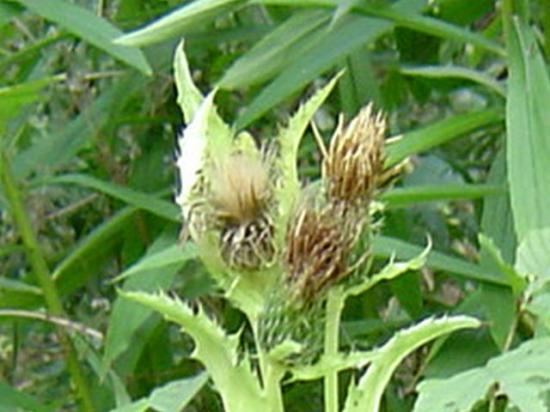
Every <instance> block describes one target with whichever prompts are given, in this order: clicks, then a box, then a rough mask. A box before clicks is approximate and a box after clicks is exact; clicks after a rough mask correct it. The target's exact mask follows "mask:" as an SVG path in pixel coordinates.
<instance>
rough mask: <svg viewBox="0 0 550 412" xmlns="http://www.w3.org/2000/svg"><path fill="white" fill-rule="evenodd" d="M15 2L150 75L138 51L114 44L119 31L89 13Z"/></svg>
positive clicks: (48, 1) (57, 1)
mask: <svg viewBox="0 0 550 412" xmlns="http://www.w3.org/2000/svg"><path fill="white" fill-rule="evenodd" d="M18 1H19V2H20V3H22V4H24V5H25V6H26V7H27V8H29V9H31V10H32V11H34V12H35V13H37V14H39V15H41V16H42V17H44V18H45V19H48V20H51V21H53V22H56V23H57V24H59V25H60V26H62V27H64V28H66V29H67V30H68V31H70V32H71V33H73V34H75V35H77V36H78V37H80V38H82V39H83V40H85V41H87V42H89V43H91V44H93V45H94V46H96V47H98V48H100V49H101V50H104V51H105V52H107V53H109V54H110V55H111V56H113V57H114V58H116V59H118V60H121V61H123V62H124V63H126V64H128V65H129V66H131V67H134V68H136V69H137V70H139V71H140V72H142V73H144V74H147V75H151V74H152V73H153V71H152V70H151V67H150V66H149V63H147V60H146V59H145V56H144V55H143V53H142V52H141V50H139V49H136V48H133V47H127V46H122V45H117V44H113V42H112V41H113V40H114V39H115V38H117V37H119V36H120V35H122V32H121V31H120V30H118V29H117V28H116V27H115V26H113V25H112V24H111V23H109V22H108V21H107V20H105V19H103V18H102V17H99V16H97V15H95V14H94V13H92V12H91V11H89V10H87V9H85V8H82V7H80V6H77V5H75V4H72V3H69V2H68V1H64V0H40V1H34V0H18Z"/></svg>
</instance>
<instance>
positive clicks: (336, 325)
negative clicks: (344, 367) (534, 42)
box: [323, 286, 344, 412]
mask: <svg viewBox="0 0 550 412" xmlns="http://www.w3.org/2000/svg"><path fill="white" fill-rule="evenodd" d="M343 308H344V293H343V288H342V286H334V287H332V288H331V289H330V290H329V292H328V297H327V307H326V322H325V352H324V355H323V356H324V357H325V358H326V359H327V360H328V359H331V358H333V357H335V356H336V355H337V354H338V347H339V339H338V338H339V334H340V315H341V314H342V309H343ZM324 391H325V412H338V371H336V370H331V371H329V372H328V373H327V374H326V375H325V385H324Z"/></svg>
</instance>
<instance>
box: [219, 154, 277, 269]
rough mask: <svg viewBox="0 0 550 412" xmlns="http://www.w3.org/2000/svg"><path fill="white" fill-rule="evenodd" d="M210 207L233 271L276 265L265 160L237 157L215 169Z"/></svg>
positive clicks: (230, 158) (238, 155)
mask: <svg viewBox="0 0 550 412" xmlns="http://www.w3.org/2000/svg"><path fill="white" fill-rule="evenodd" d="M209 181H210V188H209V191H208V201H209V205H210V207H211V208H212V210H213V216H212V219H213V222H214V226H215V228H216V229H217V230H219V231H220V233H221V234H220V249H221V253H222V257H223V258H224V260H225V261H226V263H227V264H229V265H230V266H232V267H236V268H241V269H257V268H259V267H261V266H263V265H265V264H268V263H269V262H271V261H272V259H273V256H274V254H275V248H274V246H273V240H272V237H273V236H272V235H273V224H272V222H271V218H270V213H269V212H270V210H269V209H270V200H271V197H272V188H271V180H270V177H269V172H268V166H267V165H266V162H265V159H263V158H261V157H259V156H258V157H253V156H252V155H249V154H244V153H234V154H231V155H229V156H227V157H226V158H224V159H222V160H220V161H218V162H217V163H216V164H214V165H213V166H212V170H211V173H210V174H209Z"/></svg>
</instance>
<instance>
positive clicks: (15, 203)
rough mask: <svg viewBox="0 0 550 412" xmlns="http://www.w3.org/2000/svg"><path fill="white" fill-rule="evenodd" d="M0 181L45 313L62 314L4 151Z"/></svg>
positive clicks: (64, 341)
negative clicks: (37, 285)
mask: <svg viewBox="0 0 550 412" xmlns="http://www.w3.org/2000/svg"><path fill="white" fill-rule="evenodd" d="M0 184H1V185H2V188H3V190H4V195H5V197H6V200H7V203H8V206H9V209H10V212H11V214H12V218H13V221H14V224H15V227H16V228H17V230H18V231H19V233H20V235H21V239H22V241H23V245H24V247H25V252H26V254H27V258H28V259H29V262H30V265H31V267H32V270H33V272H34V275H35V276H36V280H37V282H38V283H39V284H40V287H41V289H42V293H43V295H44V300H45V301H46V307H47V309H48V313H50V314H51V315H54V316H60V317H63V315H64V313H63V306H62V304H61V299H60V298H59V294H58V292H57V289H56V287H55V283H54V281H53V280H52V278H51V276H50V272H49V269H48V265H47V264H46V259H45V258H44V255H43V254H42V250H41V248H40V245H39V244H38V240H37V238H36V235H35V233H34V230H33V227H32V224H31V221H30V219H29V217H28V215H27V213H26V212H25V207H24V203H23V200H22V197H21V193H20V192H19V190H18V188H17V186H16V183H15V178H14V176H13V175H12V171H11V167H10V164H9V161H8V157H7V156H6V154H5V153H4V152H2V153H0ZM57 334H58V336H59V341H60V343H61V345H62V346H63V349H64V351H65V355H66V357H67V369H68V371H69V373H70V374H71V376H72V379H73V381H74V384H75V386H76V388H77V391H78V394H79V396H80V400H81V403H82V408H83V410H84V411H86V412H93V411H94V410H95V408H94V406H93V402H92V397H91V395H90V392H89V390H88V385H87V383H86V380H85V378H84V374H83V372H82V370H81V367H80V363H79V360H78V357H77V355H76V352H75V350H74V348H73V345H72V344H71V341H70V338H69V335H67V333H66V332H65V331H64V329H63V328H61V327H58V328H57Z"/></svg>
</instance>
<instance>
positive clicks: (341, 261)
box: [178, 105, 386, 303]
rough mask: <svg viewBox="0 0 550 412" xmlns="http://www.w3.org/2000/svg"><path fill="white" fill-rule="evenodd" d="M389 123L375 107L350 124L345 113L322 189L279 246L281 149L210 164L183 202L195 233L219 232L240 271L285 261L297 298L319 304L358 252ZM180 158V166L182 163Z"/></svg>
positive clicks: (298, 212)
mask: <svg viewBox="0 0 550 412" xmlns="http://www.w3.org/2000/svg"><path fill="white" fill-rule="evenodd" d="M385 130H386V122H385V119H384V117H383V116H382V115H381V114H380V113H375V112H374V110H373V108H372V105H368V106H367V107H365V108H363V109H362V110H361V111H360V112H359V114H358V115H357V116H356V117H355V118H354V119H352V120H351V121H350V122H349V124H347V125H345V124H344V122H343V121H342V118H340V122H339V125H338V127H337V129H336V131H335V132H334V134H333V136H332V139H331V142H330V145H329V147H328V149H325V148H324V147H322V149H323V154H324V157H323V161H322V181H321V188H322V190H321V193H317V194H316V195H315V196H313V197H312V198H307V197H306V198H305V199H304V200H303V201H302V202H301V203H300V202H297V203H298V204H297V205H296V207H295V210H294V212H293V213H292V215H291V217H290V218H289V219H288V224H287V227H286V228H285V230H286V233H285V235H284V236H281V237H279V238H280V239H284V242H283V243H284V244H282V245H276V240H275V238H276V236H275V233H274V231H275V225H274V221H275V220H276V219H277V218H278V216H277V213H278V205H277V199H276V198H275V195H274V193H275V188H276V187H277V185H278V180H277V176H278V175H279V174H278V173H277V170H276V168H275V167H274V164H275V162H274V161H273V159H274V156H273V153H272V152H271V153H269V154H266V152H265V151H264V152H262V151H260V150H257V149H256V148H253V150H240V149H239V150H237V149H234V150H233V151H231V152H230V153H227V154H224V155H221V156H220V155H218V157H216V158H207V159H205V161H204V162H203V164H202V167H201V169H200V171H199V170H198V169H197V173H199V174H200V178H199V179H197V180H196V181H197V182H199V183H198V184H197V187H195V188H194V191H195V192H196V196H195V199H197V200H196V201H194V202H192V204H190V205H189V204H185V205H182V209H183V210H184V213H185V211H187V215H186V216H184V217H185V218H186V221H187V222H188V224H189V225H190V226H191V227H192V230H193V232H195V234H197V233H199V234H200V233H204V232H210V233H211V232H215V233H216V237H217V242H218V250H219V252H220V256H221V257H222V259H223V261H224V262H225V263H226V264H227V265H228V266H229V267H231V268H232V269H236V270H253V271H254V270H260V269H262V268H265V267H267V266H269V265H272V264H274V263H279V264H280V265H281V267H282V269H283V271H284V277H283V283H284V286H285V289H286V290H287V291H288V292H289V293H288V294H289V295H290V297H291V298H292V300H293V301H295V302H305V303H307V302H312V301H313V300H315V299H316V298H317V297H319V296H320V295H321V294H322V293H323V292H324V291H325V290H326V289H327V288H328V287H329V286H330V285H332V284H334V283H335V282H337V281H339V280H341V279H342V278H344V277H346V276H347V274H349V273H350V271H351V269H350V266H351V267H353V264H352V263H350V256H351V254H352V251H353V249H354V247H355V245H356V243H357V241H358V239H359V237H360V235H361V233H362V232H363V230H364V227H365V224H366V222H368V221H369V212H368V210H369V203H370V201H371V200H372V198H373V196H374V195H375V192H376V190H377V187H379V185H380V183H381V179H382V176H383V174H384V153H383V146H384V133H385ZM180 160H181V158H180V159H178V166H180V168H181V167H183V166H184V165H180V164H179V163H180Z"/></svg>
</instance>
